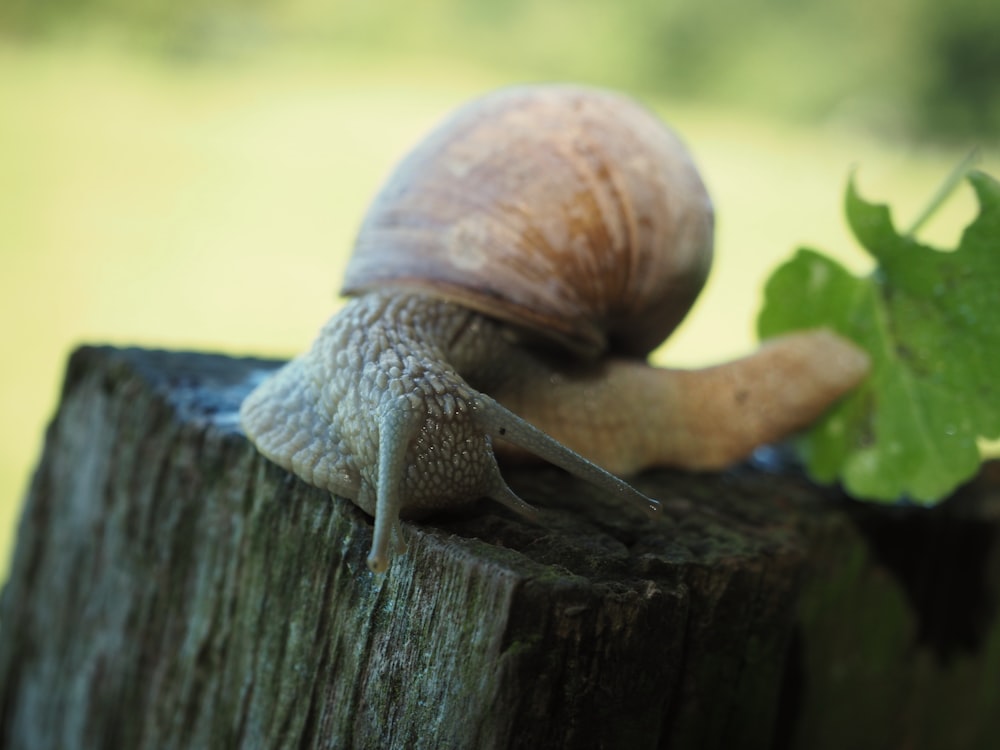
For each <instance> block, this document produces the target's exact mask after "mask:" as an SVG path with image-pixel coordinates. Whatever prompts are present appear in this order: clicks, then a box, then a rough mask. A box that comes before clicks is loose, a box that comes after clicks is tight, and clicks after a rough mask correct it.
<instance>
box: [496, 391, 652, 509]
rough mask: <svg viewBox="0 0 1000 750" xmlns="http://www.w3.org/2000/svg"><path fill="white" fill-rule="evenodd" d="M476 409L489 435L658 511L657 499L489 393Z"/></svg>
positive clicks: (613, 492) (644, 507) (641, 505)
mask: <svg viewBox="0 0 1000 750" xmlns="http://www.w3.org/2000/svg"><path fill="white" fill-rule="evenodd" d="M476 412H477V417H478V420H479V423H480V425H481V426H482V428H483V430H484V431H485V432H487V433H488V434H489V435H490V436H491V437H493V438H501V439H503V440H506V441H508V442H510V443H513V444H514V445H517V446H518V447H520V448H522V449H524V450H526V451H528V452H530V453H532V454H534V455H536V456H538V457H539V458H542V459H545V460H546V461H548V462H550V463H552V464H555V465H556V466H558V467H559V468H561V469H565V470H566V471H568V472H569V473H570V474H573V475H575V476H577V477H579V478H580V479H583V480H585V481H587V482H590V483H591V484H593V485H595V486H597V487H601V488H603V489H605V490H607V491H608V492H610V493H612V494H614V495H617V496H618V497H621V498H623V499H625V500H627V501H629V502H632V503H634V504H635V505H636V506H638V507H640V508H642V509H643V510H644V511H646V512H647V513H649V514H650V515H655V514H656V513H657V512H658V511H659V510H660V504H659V503H658V502H657V501H656V500H653V499H652V498H649V497H646V496H645V495H643V494H642V493H641V492H639V491H638V490H636V489H635V488H634V487H632V486H631V485H630V484H628V483H627V482H625V481H623V480H621V479H619V478H618V477H616V476H615V475H614V474H611V473H609V472H607V471H605V470H604V469H602V468H601V467H600V466H597V465H596V464H594V463H591V462H590V461H588V460H587V459H586V458H584V457H583V456H581V455H580V454H578V453H576V452H574V451H572V450H570V449H569V448H567V447H566V446H565V445H563V444H562V443H560V442H558V441H557V440H554V439H553V438H551V437H549V436H548V435H546V434H545V433H544V432H542V431H541V430H539V429H538V428H536V427H533V426H532V425H531V424H529V423H528V422H526V421H524V420H523V419H521V418H520V417H519V416H517V415H516V414H514V413H513V412H512V411H510V410H509V409H507V408H505V407H503V406H501V405H500V404H498V403H497V402H496V401H494V400H493V399H491V398H489V397H488V396H483V395H481V396H480V397H479V398H478V399H477V405H476ZM508 491H509V490H508ZM511 494H513V493H511ZM515 497H516V496H515ZM497 499H500V498H497ZM522 502H523V501H522Z"/></svg>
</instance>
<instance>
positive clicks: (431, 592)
mask: <svg viewBox="0 0 1000 750" xmlns="http://www.w3.org/2000/svg"><path fill="white" fill-rule="evenodd" d="M277 364H278V363H275V362H265V361H260V360H252V359H232V358H226V357H222V356H216V355H203V354H188V353H178V352H154V351H146V350H138V349H134V350H116V349H110V348H83V349H81V350H79V351H78V352H76V353H75V354H74V356H73V357H72V359H71V361H70V363H69V367H68V372H67V376H66V382H65V386H64V390H63V394H62V399H61V403H60V407H59V411H58V413H57V415H56V417H55V419H54V420H53V423H52V425H51V427H50V429H49V431H48V434H47V437H46V442H45V448H44V452H43V455H42V458H41V461H40V464H39V467H38V470H37V473H36V475H35V477H34V481H33V483H32V486H31V489H30V492H29V495H28V498H27V501H26V504H25V508H24V516H23V519H22V522H21V527H20V533H19V538H18V544H17V550H16V553H15V558H14V561H13V566H12V572H11V578H10V580H9V582H8V584H7V586H6V588H5V591H4V594H3V600H2V606H0V628H2V631H0V632H2V639H0V746H2V747H5V748H39V749H42V748H129V749H132V748H199V747H200V748H244V747H245V748H285V747H294V748H313V747H331V748H341V747H343V748H352V747H357V748H396V747H398V748H514V747H530V748H602V747H603V748H619V747H620V748H668V747H669V748H741V747H762V748H766V747H776V748H827V747H829V748H845V747H850V748H891V747H906V748H949V749H950V748H994V747H997V746H1000V710H998V708H1000V704H998V696H1000V623H998V621H997V618H996V606H997V602H998V601H1000V547H998V545H997V538H998V531H1000V467H998V465H997V464H990V465H987V467H986V468H985V469H984V471H983V472H982V473H981V475H980V476H979V477H978V478H977V479H976V480H975V481H974V482H973V483H972V484H970V485H969V486H968V487H966V488H964V489H963V490H962V491H961V492H959V493H958V494H957V495H956V496H955V497H954V498H952V499H950V500H949V501H947V502H946V503H944V504H943V505H941V506H939V507H937V508H935V509H933V510H925V509H920V508H913V507H902V506H900V507H891V508H886V507H878V506H872V505H863V504H860V503H856V502H852V501H849V500H847V499H845V498H843V497H842V496H840V495H838V494H837V493H836V492H834V491H832V490H822V489H819V488H817V487H815V486H813V485H811V484H810V483H809V482H808V481H806V480H805V479H804V478H803V477H801V476H800V475H799V474H798V473H797V472H796V471H795V469H794V468H792V467H790V466H789V465H788V464H786V463H783V462H781V461H775V462H764V461H761V460H758V461H756V462H754V463H751V464H748V465H746V466H742V467H739V468H737V469H734V470H732V471H730V472H726V473H723V474H714V475H703V476H697V475H687V474H680V473H676V472H666V471H664V472H651V473H648V474H645V475H642V476H640V477H638V478H636V479H635V484H636V486H638V487H639V489H641V490H642V491H644V492H646V493H648V494H650V495H652V496H654V497H657V498H659V499H661V500H663V501H664V502H665V503H666V505H667V508H668V510H667V513H666V514H665V517H664V518H663V519H662V520H660V521H656V522H651V521H648V520H647V519H646V518H645V517H644V516H643V515H642V514H641V513H638V512H636V511H633V510H632V509H630V508H622V507H619V506H617V505H615V504H614V502H613V501H611V500H609V499H608V498H605V497H603V496H601V494H600V493H599V492H597V491H595V490H593V489H591V488H590V487H588V486H586V485H582V484H580V483H579V482H577V481H576V480H574V479H572V478H571V477H569V476H567V475H565V474H563V473H561V472H559V471H558V470H555V469H546V468H542V469H532V470H528V469H521V470H518V471H511V472H508V473H507V474H508V477H509V479H510V482H511V484H512V486H513V487H514V489H515V490H516V491H518V492H519V494H521V495H522V496H523V497H524V498H525V499H527V500H528V501H529V502H532V503H535V504H537V505H538V506H540V507H541V508H542V511H541V514H540V518H539V521H538V523H537V524H536V523H530V522H527V521H525V520H523V519H521V518H519V517H517V516H515V515H513V514H511V513H510V512H508V511H507V510H505V509H503V508H501V507H499V506H497V505H495V504H492V503H490V502H488V501H483V502H481V503H477V504H475V505H473V506H470V507H469V508H468V509H467V510H466V511H464V512H462V513H460V514H453V515H448V516H440V517H436V518H433V519H428V520H426V521H423V522H421V523H407V524H405V530H406V534H407V540H408V543H409V550H408V552H407V553H406V554H405V555H403V556H401V557H397V558H396V559H395V560H394V561H393V564H392V566H391V568H390V570H389V572H388V573H387V574H386V575H385V576H381V577H380V576H375V575H373V574H371V573H370V572H369V571H368V570H367V568H366V566H365V557H366V555H367V552H368V547H369V544H370V541H371V519H370V518H368V517H367V516H366V515H365V514H364V513H363V512H361V511H360V510H358V509H357V508H355V507H354V506H353V505H352V504H351V503H349V502H347V501H344V500H341V499H338V498H331V497H329V496H328V495H327V494H325V493H323V492H321V491H319V490H317V489H315V488H312V487H309V486H307V485H305V484H304V483H302V482H301V481H299V480H297V479H295V478H294V477H292V476H290V475H289V474H287V473H285V472H284V471H282V470H281V469H279V468H277V467H276V466H274V465H272V464H270V463H269V462H267V461H266V460H264V459H263V458H262V457H261V456H260V455H259V454H257V453H256V451H255V450H254V449H253V447H252V446H251V445H250V444H249V443H248V442H247V441H246V439H245V438H244V437H243V435H242V434H241V432H240V431H239V427H238V424H237V418H236V412H237V408H238V405H239V403H240V401H241V400H242V398H243V397H244V396H245V395H246V393H247V392H248V391H249V390H250V388H252V387H253V385H254V384H255V383H257V382H259V380H260V379H261V378H262V377H264V376H266V374H267V373H268V372H269V371H271V370H273V368H274V367H276V366H277Z"/></svg>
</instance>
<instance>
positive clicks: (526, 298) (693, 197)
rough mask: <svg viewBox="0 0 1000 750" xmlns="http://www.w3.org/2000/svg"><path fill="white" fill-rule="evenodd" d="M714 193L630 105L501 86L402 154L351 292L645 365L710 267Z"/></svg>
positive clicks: (577, 91)
mask: <svg viewBox="0 0 1000 750" xmlns="http://www.w3.org/2000/svg"><path fill="white" fill-rule="evenodd" d="M712 237H713V213H712V207H711V202H710V200H709V198H708V194H707V192H706V190H705V187H704V185H703V184H702V181H701V179H700V177H699V176H698V173H697V171H696V169H695V167H694V164H693V163H692V161H691V158H690V156H689V155H688V152H687V151H686V150H685V148H684V147H683V145H682V144H681V142H680V141H679V139H678V138H677V137H676V136H675V135H674V134H673V132H672V131H670V130H669V129H667V127H666V126H665V125H664V124H663V123H661V122H660V121H659V120H658V119H657V118H656V117H655V116H654V115H653V114H652V113H650V112H649V111H647V110H646V109H644V108H643V107H641V106H640V105H638V104H637V103H635V102H634V101H632V100H631V99H628V98H626V97H624V96H622V95H619V94H615V93H611V92H607V91H601V90H596V89H590V88H584V87H579V86H552V85H549V86H529V87H519V88H513V89H506V90H501V91H500V92H496V93H493V94H490V95H487V96H485V97H483V98H481V99H479V100H476V101H474V102H472V103H471V104H468V105H466V106H465V107H462V108H461V109H459V110H458V111H457V112H456V113H455V114H454V115H453V116H452V117H451V118H450V119H448V120H446V121H445V122H444V123H443V124H442V125H441V126H440V127H439V128H438V129H437V130H436V131H434V132H432V133H431V135H430V136H429V137H428V138H427V139H425V140H424V141H423V142H422V143H421V144H420V145H418V146H417V148H416V149H415V150H414V151H412V152H411V153H410V155H409V156H408V157H406V158H405V159H404V160H403V162H402V163H401V164H400V166H399V167H398V168H397V170H396V171H395V173H394V174H393V175H392V176H391V178H390V179H389V181H388V183H387V184H386V186H385V187H384V188H383V189H382V191H381V193H379V195H378V196H377V197H376V199H375V201H374V202H373V204H372V206H371V208H370V209H369V211H368V214H367V215H366V217H365V220H364V222H363V224H362V227H361V230H360V232H359V234H358V238H357V242H356V245H355V250H354V254H353V256H352V258H351V261H350V263H349V265H348V268H347V272H346V275H345V280H344V285H343V292H344V293H345V294H348V295H357V294H361V293H364V292H367V291H370V290H373V289H386V288H388V287H391V286H395V287H401V288H404V289H409V290H412V291H420V292H424V293H429V294H433V295H436V296H438V297H440V298H442V299H447V300H450V301H453V302H458V303H460V304H463V305H465V306H467V307H470V308H472V309H474V310H477V311H479V312H482V313H484V314H486V315H490V316H492V317H494V318H499V319H501V320H505V321H507V322H511V323H515V324H517V325H519V326H521V327H524V328H528V329H531V330H533V331H535V332H538V333H541V334H543V335H545V336H549V337H552V338H555V339H558V340H561V341H562V342H564V343H565V344H567V345H568V346H569V347H571V348H572V349H575V350H577V351H579V352H582V353H586V354H590V355H596V354H598V353H600V352H602V351H606V350H612V351H618V352H621V353H624V354H632V355H643V354H646V353H648V352H649V351H650V350H652V349H653V348H655V347H656V346H657V345H658V344H659V343H660V342H661V341H662V340H663V339H665V338H666V337H667V336H668V335H669V334H670V332H671V331H673V329H674V328H675V327H676V326H677V325H678V323H679V322H680V321H681V320H682V319H683V317H684V315H685V314H686V313H687V311H688V309H689V308H690V306H691V305H692V303H693V302H694V299H695V297H696V296H697V295H698V293H699V292H700V291H701V288H702V286H703V285H704V282H705V279H706V277H707V275H708V270H709V267H710V265H711V257H712Z"/></svg>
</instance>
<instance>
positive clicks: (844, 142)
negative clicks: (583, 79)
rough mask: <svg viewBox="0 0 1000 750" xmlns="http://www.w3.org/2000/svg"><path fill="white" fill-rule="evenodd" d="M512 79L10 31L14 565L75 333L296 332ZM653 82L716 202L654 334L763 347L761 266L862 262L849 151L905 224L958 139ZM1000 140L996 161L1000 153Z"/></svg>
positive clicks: (6, 516) (684, 345) (946, 240)
mask: <svg viewBox="0 0 1000 750" xmlns="http://www.w3.org/2000/svg"><path fill="white" fill-rule="evenodd" d="M514 82H517V81H515V80H511V79H507V78H505V77H504V76H503V75H502V74H500V73H497V72H491V71H479V70H467V69H464V68H463V67H461V66H460V65H458V64H445V63H431V62H424V61H420V60H405V61H401V62H398V63H390V62H385V63H374V62H372V61H366V60H364V59H359V58H357V57H351V58H345V59H342V60H339V59H337V58H336V57H330V56H324V57H323V59H322V60H315V59H309V58H293V57H288V56H283V57H279V56H272V57H270V58H268V59H257V60H256V61H253V62H244V63H240V64H236V63H214V64H212V65H208V66H206V65H198V66H185V65H182V64H173V65H170V64H167V63H164V62H159V63H157V62H152V61H150V60H148V59H139V58H133V57H127V56H122V55H118V54H113V53H110V52H106V51H87V50H82V49H78V50H76V51H74V52H70V51H67V50H66V49H65V48H47V47H13V46H7V47H4V46H2V43H0V261H2V266H0V267H2V274H0V317H2V320H3V321H4V339H5V346H6V353H5V356H4V366H3V368H2V369H0V418H2V429H0V580H2V578H3V577H4V576H5V575H6V566H7V560H8V558H9V555H10V552H11V550H12V543H13V540H14V530H15V524H16V518H17V515H18V511H19V508H20V504H21V499H22V496H23V493H24V490H25V488H26V485H27V482H28V480H29V476H30V471H31V469H32V466H33V463H34V462H35V461H36V459H37V457H38V455H39V452H40V449H41V441H42V434H43V429H44V426H45V423H46V422H47V420H48V419H49V418H50V416H51V415H52V411H53V409H54V407H55V399H56V395H57V390H58V387H59V383H60V380H61V377H62V370H63V367H64V363H65V360H66V357H67V355H68V354H69V352H70V351H71V350H72V348H73V347H75V346H76V345H78V344H80V343H83V342H90V343H102V342H111V343H116V344H137V345H142V346H149V347H177V348H179V347H184V348H197V349H206V350H216V351H225V352H232V353H254V354H262V355H276V356H287V355H290V354H292V353H294V352H296V351H298V350H300V349H302V348H303V347H305V346H306V345H307V344H308V343H309V341H310V340H311V338H312V336H313V334H314V333H315V331H316V330H317V329H318V327H319V326H320V324H321V323H322V322H323V321H324V320H325V319H326V318H327V317H328V315H329V314H330V312H331V311H332V310H333V308H334V306H335V304H336V290H337V283H338V279H339V277H340V273H341V269H342V266H343V264H344V262H345V258H346V256H347V253H348V251H349V248H350V244H351V239H352V235H353V233H354V230H355V228H356V226H357V224H358V221H359V219H360V217H361V214H362V212H363V210H364V207H365V205H366V203H367V201H368V200H369V198H370V197H371V195H372V193H373V192H374V190H375V189H376V188H377V186H378V184H379V183H380V181H381V179H382V178H383V177H384V176H385V175H386V173H387V171H388V170H389V169H390V167H391V165H392V164H393V163H394V161H395V160H396V159H397V158H398V157H399V156H400V155H401V154H402V153H403V152H404V151H405V150H406V148H407V147H408V146H409V145H411V144H412V143H413V142H414V141H415V140H416V139H417V138H419V136H420V135H421V134H422V133H423V132H424V131H425V130H426V129H427V128H428V127H429V126H430V125H431V124H432V123H433V122H434V121H435V120H436V119H437V118H438V117H440V116H441V115H442V114H444V113H445V112H446V111H447V110H448V109H450V108H451V107H453V106H455V105H457V104H458V103H460V102H461V101H463V100H464V99H466V98H468V97H470V96H473V95H475V94H476V93H479V92H481V91H484V90H486V89H489V88H492V87H496V86H500V85H506V84H509V83H514ZM649 104H650V105H651V106H653V107H654V108H655V109H656V110H657V111H659V112H660V113H661V114H662V115H663V116H664V117H665V118H666V119H668V120H669V121H670V122H672V123H673V124H674V126H675V127H676V128H677V129H678V130H679V131H680V132H681V133H682V135H683V136H684V138H685V139H686V141H687V142H688V144H689V146H690V147H691V149H692V150H693V151H694V153H695V155H696V158H697V160H698V161H699V163H700V165H701V167H702V169H703V172H704V174H705V177H706V181H707V183H708V185H709V188H710V190H711V191H712V192H713V195H714V197H715V201H716V206H717V212H718V240H717V263H716V267H715V269H714V272H713V277H712V279H711V282H710V286H709V289H708V290H707V292H706V294H705V295H704V297H703V299H702V300H701V301H700V303H699V305H698V306H697V308H696V309H695V311H694V313H693V314H692V316H691V318H690V319H689V321H688V323H686V324H685V327H684V328H683V329H682V330H681V331H680V332H679V333H678V334H677V336H676V337H675V338H674V339H673V340H672V341H671V342H670V344H669V345H668V346H666V347H665V348H664V349H663V350H662V351H660V352H658V353H657V358H658V359H659V360H661V361H665V362H671V363H678V364H696V363H702V362H707V361H711V360H715V359H719V358H722V357H728V356H730V355H733V354H737V353H740V352H742V351H745V350H746V349H747V348H748V347H750V346H751V345H752V341H753V335H752V331H753V321H754V317H755V314H756V310H757V308H758V305H759V294H760V287H761V283H762V281H763V280H764V278H766V276H767V274H768V272H769V270H770V269H771V268H772V267H773V266H774V265H775V264H777V263H778V262H780V261H781V260H782V259H783V258H784V257H786V256H788V255H789V254H790V253H791V252H792V250H793V249H794V248H795V247H796V246H798V245H800V244H810V245H814V246H817V247H819V248H822V249H824V250H827V251H829V252H831V253H834V254H836V255H838V256H839V257H841V258H842V259H843V260H844V261H845V262H846V263H848V264H849V265H850V266H851V267H853V268H856V269H862V268H864V266H865V260H864V258H863V257H862V256H861V255H860V253H859V252H857V251H855V250H854V249H853V246H852V243H851V241H850V239H849V238H848V236H847V233H846V230H845V228H844V225H843V221H842V216H841V197H842V193H843V189H844V184H845V180H846V178H847V175H848V172H849V170H850V169H851V168H854V167H857V168H858V169H859V183H860V186H861V189H862V192H863V194H864V195H866V196H867V197H869V198H875V199H887V200H889V201H890V202H891V203H892V204H893V205H894V206H896V207H897V208H898V210H897V214H896V215H897V216H898V218H899V221H900V223H901V224H904V225H905V224H908V223H909V222H910V221H911V220H912V219H913V218H914V217H915V215H916V214H917V213H918V212H919V210H920V209H921V208H922V205H923V203H924V202H925V201H926V200H927V199H928V197H929V196H930V195H931V194H932V193H933V192H934V190H935V189H936V187H937V184H938V183H939V181H940V180H941V179H943V177H944V176H945V175H946V174H947V172H948V171H949V169H950V167H951V166H952V165H953V164H954V163H955V162H956V161H958V160H959V159H960V158H961V157H962V156H963V155H964V151H962V150H960V149H956V150H954V151H939V150H935V149H931V148H928V147H921V146H918V145H912V144H900V143H887V142H884V141H878V140H874V139H871V138H868V137H866V136H865V135H863V134H861V133H858V132H856V131H852V129H851V127H850V124H849V123H845V122H843V121H841V122H831V123H830V124H828V125H825V126H821V127H820V126H817V127H810V128H808V129H806V128H803V127H802V126H798V127H794V126H791V125H788V124H783V123H782V122H780V121H771V120H768V119H760V118H759V117H757V118H753V117H750V116H745V115H740V114H739V113H736V112H730V111H721V110H717V109H712V108H710V107H708V106H695V105H692V104H690V103H687V104H684V105H681V104H677V103H671V102H668V101H653V102H649ZM973 145H976V144H969V146H970V147H971V146H973ZM979 145H982V144H979ZM997 157H998V154H997V152H996V151H989V150H987V151H985V152H984V154H983V159H982V161H981V166H982V167H983V168H985V169H987V171H991V172H992V173H994V174H996V173H997V172H998V171H1000V170H998V169H997V167H998V161H997ZM973 211H974V205H973V201H972V199H971V195H970V194H969V192H968V191H967V190H964V191H963V192H962V194H960V195H958V196H956V198H955V199H954V200H953V201H952V202H951V203H949V205H948V206H947V207H946V209H945V210H944V211H943V212H942V213H941V215H940V216H939V217H938V219H937V220H936V221H935V222H933V223H932V224H931V225H930V226H928V227H927V229H926V230H925V232H924V235H923V236H924V237H925V238H927V239H929V240H932V241H934V242H937V243H943V244H952V243H953V241H954V239H955V238H956V237H957V234H958V231H959V227H960V226H961V225H962V224H963V223H964V222H965V221H967V220H968V219H969V218H971V216H972V214H973Z"/></svg>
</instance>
